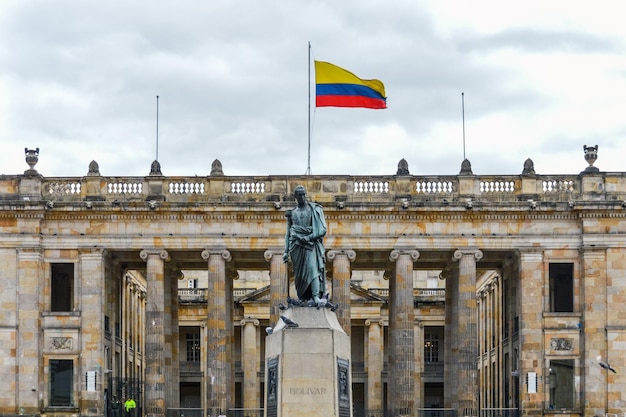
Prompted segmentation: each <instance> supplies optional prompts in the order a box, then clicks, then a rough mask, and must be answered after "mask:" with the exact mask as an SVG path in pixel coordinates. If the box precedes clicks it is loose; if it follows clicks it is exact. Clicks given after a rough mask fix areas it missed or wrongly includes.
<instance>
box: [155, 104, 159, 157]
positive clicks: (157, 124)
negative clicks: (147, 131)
mask: <svg viewBox="0 0 626 417" xmlns="http://www.w3.org/2000/svg"><path fill="white" fill-rule="evenodd" d="M156 107H157V108H156V110H157V113H156V159H155V160H156V161H158V160H159V96H156Z"/></svg>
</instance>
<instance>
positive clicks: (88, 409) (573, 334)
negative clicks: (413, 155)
mask: <svg viewBox="0 0 626 417" xmlns="http://www.w3.org/2000/svg"><path fill="white" fill-rule="evenodd" d="M596 151H597V147H596V148H586V155H585V158H586V159H587V161H588V162H589V166H588V167H587V168H585V169H584V170H583V171H582V172H581V173H579V174H572V175H559V176H544V175H539V174H536V173H535V172H534V169H533V164H532V161H530V160H527V161H526V163H525V164H524V167H523V171H522V173H521V174H519V175H508V176H480V175H475V174H473V172H472V169H471V166H470V164H469V161H467V160H466V161H464V162H463V164H462V166H461V172H460V173H459V175H450V176H443V175H442V176H428V177H424V176H417V175H411V174H410V173H409V172H408V168H407V167H406V163H401V164H399V167H400V166H401V167H402V168H403V169H401V170H400V169H399V171H398V173H397V174H396V175H389V176H376V177H365V176H358V177H355V176H327V177H326V176H267V177H230V176H226V175H224V174H223V173H222V172H221V164H218V163H216V164H214V169H213V170H212V172H211V175H209V176H206V177H167V176H164V175H162V173H161V170H160V166H159V164H158V162H156V161H155V163H153V165H152V167H151V170H150V174H149V175H147V176H145V177H103V176H101V175H100V173H99V170H98V165H97V163H95V162H92V163H91V164H90V166H89V171H88V173H87V175H85V176H83V177H74V178H48V177H44V176H43V175H41V174H40V173H39V172H38V171H37V170H36V169H35V164H36V163H37V154H38V151H33V150H27V158H26V160H27V163H28V164H29V165H30V168H29V169H28V170H26V171H25V172H24V174H20V175H2V176H0V265H1V268H0V282H1V283H2V291H1V292H0V340H1V341H2V342H1V343H0V380H1V382H2V383H1V384H0V415H46V416H69V415H86V416H101V415H107V416H121V414H120V411H121V410H120V407H119V405H120V402H121V401H123V400H124V399H125V398H127V397H133V398H135V399H136V400H137V402H138V405H139V412H140V413H141V414H142V415H147V416H155V417H160V416H166V415H172V416H173V415H180V414H187V415H202V414H204V415H211V416H213V415H218V414H226V415H244V414H245V415H261V413H262V409H263V407H264V395H263V391H264V384H265V366H264V363H265V334H266V333H265V329H266V328H267V327H271V326H274V325H275V324H276V323H277V321H278V320H279V314H280V306H281V303H283V304H284V303H285V300H286V298H287V295H288V294H290V293H292V291H293V288H292V287H291V282H290V280H291V276H290V270H289V265H288V264H285V263H283V261H282V254H283V247H284V235H285V216H284V215H285V211H286V210H287V209H288V208H291V207H292V206H293V205H294V202H293V198H292V197H291V192H292V190H293V189H294V187H295V186H296V185H300V184H302V185H304V186H305V187H306V188H307V190H308V195H309V199H310V200H312V201H316V202H318V203H320V204H322V205H323V206H324V210H325V214H326V221H327V224H328V234H327V237H326V239H325V245H326V249H327V253H326V258H327V268H326V269H327V271H328V277H327V278H328V287H329V289H330V292H331V296H332V300H333V302H335V303H338V304H339V306H340V308H339V309H338V310H337V312H336V314H337V317H338V320H339V322H340V324H341V325H342V327H343V329H344V330H345V331H346V333H348V334H349V335H350V338H351V341H352V343H351V344H352V358H351V364H350V368H351V383H352V392H353V409H354V415H355V417H361V416H365V415H367V416H381V415H383V414H386V415H393V416H396V415H415V416H417V415H433V414H434V411H433V409H437V410H438V413H439V414H438V415H444V413H448V415H459V416H463V415H472V416H474V415H484V416H490V415H494V413H498V414H502V415H504V414H506V413H510V412H513V411H515V412H516V411H519V412H520V413H521V415H525V416H527V415H547V416H550V415H555V414H559V415H568V416H601V415H604V414H605V413H620V412H623V409H624V408H626V403H625V400H626V398H625V396H626V394H624V393H625V392H626V372H622V371H624V370H626V368H625V365H626V363H625V362H626V359H625V358H626V314H625V313H624V312H623V306H624V303H625V302H626V281H625V280H624V277H625V276H626V203H625V200H626V173H624V172H602V171H600V170H598V169H597V168H595V167H594V166H593V162H594V161H595V153H596ZM401 162H403V161H401ZM583 168H584V167H583ZM600 360H602V361H604V362H608V363H610V364H611V366H612V367H613V368H614V369H616V371H617V373H613V372H611V371H607V370H606V369H603V368H602V367H600V366H599V362H600Z"/></svg>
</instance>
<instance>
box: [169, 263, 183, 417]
mask: <svg viewBox="0 0 626 417" xmlns="http://www.w3.org/2000/svg"><path fill="white" fill-rule="evenodd" d="M182 278H183V274H182V272H181V270H180V269H178V268H177V267H174V266H170V267H169V268H167V269H166V270H165V281H166V283H167V286H166V288H169V291H168V292H167V293H166V299H167V303H166V308H165V313H166V315H165V317H166V321H167V322H168V326H167V329H169V331H168V332H166V340H167V349H166V352H167V353H168V356H166V358H165V363H166V365H167V366H168V368H169V370H170V372H169V376H168V384H167V392H166V399H167V406H168V407H169V408H179V407H180V357H179V339H180V335H179V327H178V280H179V279H182Z"/></svg>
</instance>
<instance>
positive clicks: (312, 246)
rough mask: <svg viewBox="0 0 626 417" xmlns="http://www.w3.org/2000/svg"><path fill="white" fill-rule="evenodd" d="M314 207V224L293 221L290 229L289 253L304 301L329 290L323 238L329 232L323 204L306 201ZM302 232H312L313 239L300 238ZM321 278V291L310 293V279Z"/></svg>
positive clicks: (300, 296)
mask: <svg viewBox="0 0 626 417" xmlns="http://www.w3.org/2000/svg"><path fill="white" fill-rule="evenodd" d="M306 204H308V206H309V207H310V208H311V224H310V225H300V224H292V225H291V227H290V229H289V230H288V231H287V240H288V242H289V243H288V245H289V246H288V247H289V256H290V257H291V263H292V265H293V271H294V275H295V283H296V291H297V293H298V298H299V299H300V300H302V301H306V300H309V299H311V298H313V295H316V296H318V297H320V296H321V295H323V294H325V293H326V273H325V262H324V243H323V242H322V238H323V237H324V235H325V234H326V220H325V219H324V212H323V210H322V206H320V205H319V204H316V203H309V202H307V203H306ZM303 236H310V238H311V242H310V243H304V242H301V241H300V238H301V237H303ZM313 280H318V281H319V291H320V294H321V295H320V294H312V293H311V283H312V282H313Z"/></svg>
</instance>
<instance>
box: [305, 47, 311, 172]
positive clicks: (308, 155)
mask: <svg viewBox="0 0 626 417" xmlns="http://www.w3.org/2000/svg"><path fill="white" fill-rule="evenodd" d="M308 64H309V67H308V68H309V81H308V82H309V119H308V129H309V135H308V137H309V141H308V149H307V168H306V173H305V175H311V42H309V58H308Z"/></svg>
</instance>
